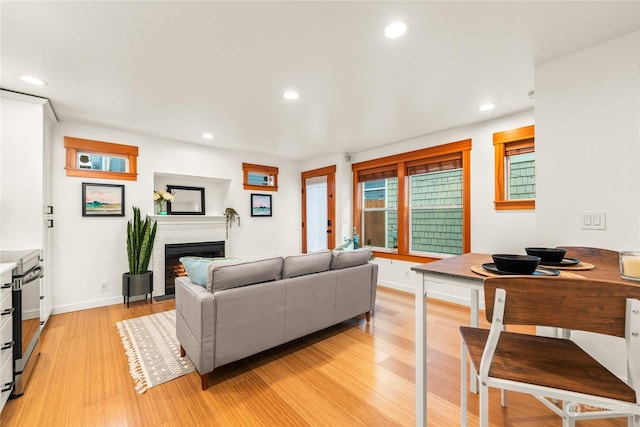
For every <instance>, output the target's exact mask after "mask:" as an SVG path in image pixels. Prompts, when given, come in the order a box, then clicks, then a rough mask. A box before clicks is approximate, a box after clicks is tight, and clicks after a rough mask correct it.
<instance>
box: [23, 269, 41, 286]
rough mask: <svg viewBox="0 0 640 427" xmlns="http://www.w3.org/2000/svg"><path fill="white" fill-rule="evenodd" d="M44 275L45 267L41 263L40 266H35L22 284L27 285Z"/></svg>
mask: <svg viewBox="0 0 640 427" xmlns="http://www.w3.org/2000/svg"><path fill="white" fill-rule="evenodd" d="M42 276H44V267H43V266H41V265H40V266H38V267H36V268H34V269H33V270H31V271H30V272H29V273H28V274H27V277H26V280H24V281H23V282H22V286H24V285H26V284H27V283H31V282H33V281H34V280H38V279H39V278H41V277H42Z"/></svg>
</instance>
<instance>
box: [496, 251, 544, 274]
mask: <svg viewBox="0 0 640 427" xmlns="http://www.w3.org/2000/svg"><path fill="white" fill-rule="evenodd" d="M491 257H492V258H493V262H494V263H495V264H496V268H497V269H498V270H500V271H505V272H508V273H516V274H531V273H533V272H534V271H536V267H538V263H539V262H540V257H537V256H531V255H509V254H495V255H491Z"/></svg>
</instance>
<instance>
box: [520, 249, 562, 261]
mask: <svg viewBox="0 0 640 427" xmlns="http://www.w3.org/2000/svg"><path fill="white" fill-rule="evenodd" d="M524 250H525V251H527V254H528V255H533V256H537V257H540V260H541V261H542V262H562V260H563V259H564V255H565V254H566V253H567V250H566V249H560V248H524Z"/></svg>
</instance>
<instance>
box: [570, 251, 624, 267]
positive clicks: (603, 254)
mask: <svg viewBox="0 0 640 427" xmlns="http://www.w3.org/2000/svg"><path fill="white" fill-rule="evenodd" d="M558 248H560V249H566V250H567V254H566V256H567V258H578V259H579V260H581V261H585V262H589V263H593V264H596V265H597V264H598V261H600V262H606V263H614V264H616V263H618V262H619V259H620V252H618V251H613V250H611V249H601V248H590V247H587V246H558Z"/></svg>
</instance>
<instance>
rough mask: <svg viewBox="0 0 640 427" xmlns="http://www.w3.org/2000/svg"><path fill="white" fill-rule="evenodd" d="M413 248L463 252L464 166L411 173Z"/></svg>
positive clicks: (417, 249) (435, 251) (412, 249)
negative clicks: (424, 172) (440, 170)
mask: <svg viewBox="0 0 640 427" xmlns="http://www.w3.org/2000/svg"><path fill="white" fill-rule="evenodd" d="M411 206H412V211H411V251H418V252H433V253H442V254H454V255H459V254H462V169H456V170H449V171H443V172H434V173H428V174H423V175H414V176H412V177H411Z"/></svg>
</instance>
